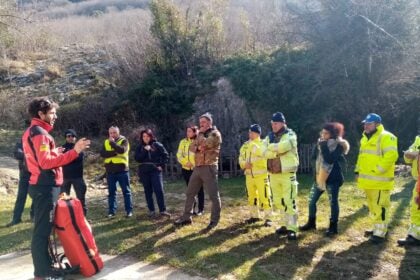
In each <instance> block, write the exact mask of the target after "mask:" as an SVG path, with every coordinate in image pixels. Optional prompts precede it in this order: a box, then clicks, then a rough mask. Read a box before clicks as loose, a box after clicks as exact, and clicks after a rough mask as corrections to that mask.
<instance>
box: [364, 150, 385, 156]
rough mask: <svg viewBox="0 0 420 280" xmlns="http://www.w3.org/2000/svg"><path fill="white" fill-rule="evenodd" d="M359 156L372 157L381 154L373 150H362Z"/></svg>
mask: <svg viewBox="0 0 420 280" xmlns="http://www.w3.org/2000/svg"><path fill="white" fill-rule="evenodd" d="M359 154H370V155H377V156H379V155H381V154H380V153H379V154H378V152H377V151H373V150H360V151H359Z"/></svg>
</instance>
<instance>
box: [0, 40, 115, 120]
mask: <svg viewBox="0 0 420 280" xmlns="http://www.w3.org/2000/svg"><path fill="white" fill-rule="evenodd" d="M0 65H3V67H2V68H0V90H1V94H0V101H1V105H0V115H1V117H2V120H4V122H3V125H5V126H7V127H16V126H21V125H22V118H24V116H25V113H24V112H25V106H26V104H27V100H29V99H30V98H32V97H34V96H49V97H50V98H52V99H53V100H55V101H58V102H59V103H60V104H69V103H71V102H73V101H75V100H80V98H81V97H88V96H93V95H96V94H98V93H101V94H102V93H104V92H112V91H114V90H115V88H116V86H115V81H116V77H115V75H114V73H115V72H116V71H115V65H113V64H112V63H111V62H109V59H108V57H107V55H106V52H105V51H102V50H97V49H94V48H92V47H87V46H82V45H71V46H66V47H62V48H61V49H60V50H59V51H58V52H57V53H55V54H48V55H47V54H31V55H29V56H28V57H27V58H26V59H25V60H23V61H10V60H8V61H2V63H0Z"/></svg>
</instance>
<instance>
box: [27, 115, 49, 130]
mask: <svg viewBox="0 0 420 280" xmlns="http://www.w3.org/2000/svg"><path fill="white" fill-rule="evenodd" d="M35 125H37V126H40V127H42V128H43V129H45V130H46V131H47V132H50V131H51V130H52V129H53V127H52V125H50V124H49V123H47V122H44V121H43V120H41V119H38V118H32V120H31V126H35Z"/></svg>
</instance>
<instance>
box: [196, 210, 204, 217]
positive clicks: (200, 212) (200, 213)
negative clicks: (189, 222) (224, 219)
mask: <svg viewBox="0 0 420 280" xmlns="http://www.w3.org/2000/svg"><path fill="white" fill-rule="evenodd" d="M203 214H204V211H198V212H197V213H195V215H196V216H203Z"/></svg>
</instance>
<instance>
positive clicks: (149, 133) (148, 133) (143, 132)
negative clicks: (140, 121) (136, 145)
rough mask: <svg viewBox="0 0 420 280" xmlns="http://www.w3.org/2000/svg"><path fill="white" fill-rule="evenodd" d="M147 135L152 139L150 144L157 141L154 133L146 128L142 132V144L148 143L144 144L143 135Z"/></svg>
mask: <svg viewBox="0 0 420 280" xmlns="http://www.w3.org/2000/svg"><path fill="white" fill-rule="evenodd" d="M145 133H146V134H147V135H149V137H150V142H155V141H156V137H155V135H154V134H153V131H152V130H151V129H150V128H146V129H144V130H142V131H140V142H141V143H142V144H143V145H145V144H146V143H144V142H143V134H145Z"/></svg>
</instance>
